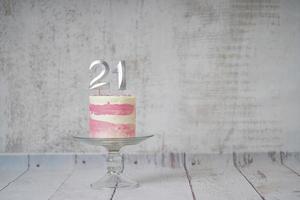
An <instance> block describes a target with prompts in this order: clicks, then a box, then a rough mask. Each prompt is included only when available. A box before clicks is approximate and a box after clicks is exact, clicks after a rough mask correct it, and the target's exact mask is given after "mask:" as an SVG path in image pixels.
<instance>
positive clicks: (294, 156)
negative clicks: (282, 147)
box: [280, 152, 300, 176]
mask: <svg viewBox="0 0 300 200" xmlns="http://www.w3.org/2000/svg"><path fill="white" fill-rule="evenodd" d="M280 156H281V162H282V164H283V165H284V166H286V167H287V168H288V169H290V170H291V171H293V172H294V173H295V174H297V175H298V176H300V153H299V152H293V153H289V152H286V153H284V152H281V153H280Z"/></svg>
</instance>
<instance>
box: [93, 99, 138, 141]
mask: <svg viewBox="0 0 300 200" xmlns="http://www.w3.org/2000/svg"><path fill="white" fill-rule="evenodd" d="M89 109H90V124H89V125H90V137H93V138H124V137H134V136H135V115H136V114H135V113H136V112H135V97H134V96H90V106H89Z"/></svg>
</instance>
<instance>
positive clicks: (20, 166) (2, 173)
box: [0, 154, 29, 192]
mask: <svg viewBox="0 0 300 200" xmlns="http://www.w3.org/2000/svg"><path fill="white" fill-rule="evenodd" d="M28 162H29V160H28V155H13V154H10V155H1V154H0V192H1V191H2V190H4V189H5V188H6V187H8V186H9V185H10V184H13V182H14V181H16V180H17V179H18V178H20V177H21V176H22V175H24V174H25V173H26V172H27V171H28V169H29V163H28Z"/></svg>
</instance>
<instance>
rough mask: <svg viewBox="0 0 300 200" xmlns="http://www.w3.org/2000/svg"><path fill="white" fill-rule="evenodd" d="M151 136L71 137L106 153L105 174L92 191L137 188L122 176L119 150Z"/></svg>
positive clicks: (132, 181)
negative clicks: (103, 148)
mask: <svg viewBox="0 0 300 200" xmlns="http://www.w3.org/2000/svg"><path fill="white" fill-rule="evenodd" d="M152 136H153V135H147V136H139V137H127V138H91V137H87V136H73V137H74V138H75V139H76V140H79V141H81V142H84V143H86V144H90V145H94V146H102V147H105V148H106V149H107V151H108V156H107V159H106V164H107V172H106V174H105V175H104V176H103V177H102V178H100V180H98V181H97V182H95V183H93V184H91V188H93V189H102V188H123V187H129V188H134V187H138V186H139V183H138V182H137V181H135V180H132V179H130V178H128V177H127V176H125V175H124V174H123V168H124V161H123V157H122V156H121V154H120V150H121V148H123V147H124V146H128V145H136V144H139V143H140V142H142V141H144V140H146V139H148V138H150V137H152Z"/></svg>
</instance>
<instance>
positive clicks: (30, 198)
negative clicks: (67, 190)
mask: <svg viewBox="0 0 300 200" xmlns="http://www.w3.org/2000/svg"><path fill="white" fill-rule="evenodd" d="M29 159H30V163H29V165H30V167H29V171H28V172H27V173H25V174H24V175H23V176H21V177H20V178H19V179H18V180H16V181H15V182H13V183H12V184H10V185H9V186H8V187H7V188H5V189H4V190H2V191H1V192H0V199H5V200H16V199H24V200H40V199H48V198H50V197H51V196H52V194H53V193H55V191H56V190H57V188H59V186H60V185H61V183H62V182H63V181H64V180H65V179H66V178H67V177H68V176H69V174H70V173H71V171H72V169H73V167H74V155H47V156H45V155H30V156H29Z"/></svg>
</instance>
